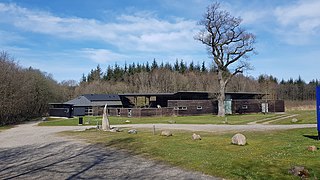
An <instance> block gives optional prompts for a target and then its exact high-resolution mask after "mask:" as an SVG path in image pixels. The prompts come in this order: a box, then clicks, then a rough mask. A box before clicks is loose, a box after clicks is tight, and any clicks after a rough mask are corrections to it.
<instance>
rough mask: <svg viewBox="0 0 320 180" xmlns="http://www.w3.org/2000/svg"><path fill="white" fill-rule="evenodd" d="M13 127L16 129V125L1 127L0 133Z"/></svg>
mask: <svg viewBox="0 0 320 180" xmlns="http://www.w3.org/2000/svg"><path fill="white" fill-rule="evenodd" d="M13 127H14V125H8V126H0V132H1V131H4V130H7V129H11V128H13Z"/></svg>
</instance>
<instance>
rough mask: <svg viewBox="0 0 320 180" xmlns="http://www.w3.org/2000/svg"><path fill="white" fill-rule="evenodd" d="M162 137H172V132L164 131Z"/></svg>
mask: <svg viewBox="0 0 320 180" xmlns="http://www.w3.org/2000/svg"><path fill="white" fill-rule="evenodd" d="M160 136H167V137H169V136H172V132H171V131H168V130H164V131H161V134H160Z"/></svg>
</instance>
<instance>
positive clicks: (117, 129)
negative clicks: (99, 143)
mask: <svg viewBox="0 0 320 180" xmlns="http://www.w3.org/2000/svg"><path fill="white" fill-rule="evenodd" d="M110 132H120V129H119V128H117V127H113V128H111V129H110Z"/></svg>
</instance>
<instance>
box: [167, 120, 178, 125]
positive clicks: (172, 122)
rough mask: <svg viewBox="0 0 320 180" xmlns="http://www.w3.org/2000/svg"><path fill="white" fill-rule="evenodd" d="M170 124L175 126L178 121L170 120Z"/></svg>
mask: <svg viewBox="0 0 320 180" xmlns="http://www.w3.org/2000/svg"><path fill="white" fill-rule="evenodd" d="M168 123H169V124H175V123H176V121H174V120H169V121H168Z"/></svg>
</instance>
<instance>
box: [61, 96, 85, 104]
mask: <svg viewBox="0 0 320 180" xmlns="http://www.w3.org/2000/svg"><path fill="white" fill-rule="evenodd" d="M64 104H72V105H73V106H91V101H89V100H88V99H87V98H86V97H84V96H79V97H77V98H75V99H72V100H70V101H67V102H65V103H64Z"/></svg>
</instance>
